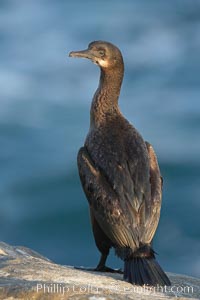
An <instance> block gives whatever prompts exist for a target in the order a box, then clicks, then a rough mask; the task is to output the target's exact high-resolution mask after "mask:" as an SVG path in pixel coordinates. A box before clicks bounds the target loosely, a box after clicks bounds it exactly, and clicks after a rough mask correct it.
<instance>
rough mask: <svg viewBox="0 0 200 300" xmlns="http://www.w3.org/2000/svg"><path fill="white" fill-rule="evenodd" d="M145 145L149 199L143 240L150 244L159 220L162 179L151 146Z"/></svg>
mask: <svg viewBox="0 0 200 300" xmlns="http://www.w3.org/2000/svg"><path fill="white" fill-rule="evenodd" d="M145 143H146V147H147V150H148V155H149V163H150V184H151V197H150V199H149V201H148V203H146V222H145V228H146V230H145V231H144V239H145V240H146V241H149V243H150V242H151V241H152V239H153V236H154V233H155V231H156V228H157V226H158V222H159V218H160V208H161V201H162V185H163V179H162V177H161V174H160V169H159V165H158V161H157V157H156V154H155V151H154V149H153V147H152V145H151V144H149V143H148V142H145Z"/></svg>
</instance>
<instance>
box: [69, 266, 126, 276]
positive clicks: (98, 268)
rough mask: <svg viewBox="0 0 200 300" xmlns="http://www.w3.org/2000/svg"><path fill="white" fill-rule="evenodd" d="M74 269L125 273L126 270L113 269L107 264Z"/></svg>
mask: <svg viewBox="0 0 200 300" xmlns="http://www.w3.org/2000/svg"><path fill="white" fill-rule="evenodd" d="M74 269H77V270H82V271H92V272H107V273H119V274H124V272H123V271H122V270H121V269H112V268H109V267H106V266H97V267H96V268H85V267H74Z"/></svg>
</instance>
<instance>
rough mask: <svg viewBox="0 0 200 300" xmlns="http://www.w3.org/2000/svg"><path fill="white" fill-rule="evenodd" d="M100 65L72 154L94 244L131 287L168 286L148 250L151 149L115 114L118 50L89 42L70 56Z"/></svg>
mask: <svg viewBox="0 0 200 300" xmlns="http://www.w3.org/2000/svg"><path fill="white" fill-rule="evenodd" d="M70 56H71V57H85V58H88V59H91V60H92V61H93V62H94V63H96V64H97V65H99V66H100V69H101V76H100V82H99V87H98V89H97V91H96V93H95V95H94V97H93V100H92V105H91V111H90V130H89V133H88V135H87V137H86V140H85V144H84V147H82V148H81V149H80V150H79V153H78V168H79V174H80V179H81V182H82V186H83V189H84V192H85V194H86V197H87V199H88V202H89V206H90V213H91V223H92V228H93V233H94V238H95V242H96V245H97V247H98V249H99V251H100V252H101V254H102V256H101V259H100V262H99V264H98V266H97V268H96V270H99V271H106V270H107V271H112V269H110V268H108V267H106V266H105V262H106V258H107V255H108V254H109V249H110V248H111V247H114V248H115V250H116V254H117V255H118V256H119V257H120V258H121V259H123V260H124V262H125V264H124V278H125V279H126V280H127V281H129V282H131V283H134V284H139V285H143V284H149V285H157V284H160V285H170V281H169V279H168V278H167V276H166V275H165V273H164V272H163V270H162V269H161V267H160V266H159V264H158V263H157V261H156V260H155V255H154V251H153V249H152V247H151V243H152V239H153V236H154V233H155V231H156V228H157V225H158V222H159V217H160V207H161V196H162V178H161V175H160V170H159V166H158V162H157V158H156V155H155V152H154V150H153V147H152V146H151V145H150V144H149V143H147V142H145V141H144V140H143V138H142V137H141V135H140V134H139V133H138V131H137V130H136V129H135V128H134V127H133V126H132V125H131V124H130V123H129V122H128V121H127V120H126V119H125V118H124V116H123V115H122V113H121V112H120V110H119V106H118V98H119V94H120V88H121V84H122V80H123V74H124V63H123V58H122V55H121V52H120V50H119V49H118V48H117V47H116V46H114V45H112V44H111V43H108V42H102V41H97V42H92V43H90V44H89V46H88V49H87V50H83V51H77V52H71V53H70Z"/></svg>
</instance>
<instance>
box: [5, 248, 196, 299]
mask: <svg viewBox="0 0 200 300" xmlns="http://www.w3.org/2000/svg"><path fill="white" fill-rule="evenodd" d="M168 275H169V277H170V279H171V281H172V286H171V287H165V288H163V290H162V289H161V288H160V289H159V288H158V287H156V288H153V287H151V288H150V287H149V288H147V287H139V286H134V285H131V284H129V283H127V282H125V281H123V278H122V275H120V274H111V273H97V272H91V271H81V270H77V269H74V268H73V267H70V266H61V265H58V264H55V263H53V262H52V261H50V260H49V259H47V258H45V257H43V256H42V255H40V254H38V253H36V252H35V251H33V250H30V249H28V248H25V247H18V246H17V247H12V246H9V245H7V244H5V243H3V242H0V299H7V300H11V299H23V300H26V299H35V300H38V299H42V300H45V299H53V300H55V299H59V300H62V299H63V300H64V299H71V300H79V299H80V300H86V299H87V300H111V299H119V300H120V299H127V300H129V299H135V300H137V299H138V300H144V299H145V300H146V299H147V300H151V299H176V297H180V298H179V299H182V300H183V299H187V298H192V299H199V298H200V279H197V278H193V277H188V276H185V275H177V274H170V273H169V274H168Z"/></svg>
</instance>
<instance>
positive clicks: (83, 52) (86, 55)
mask: <svg viewBox="0 0 200 300" xmlns="http://www.w3.org/2000/svg"><path fill="white" fill-rule="evenodd" d="M69 57H82V58H88V59H93V58H94V55H93V54H92V53H91V51H90V50H89V49H86V50H81V51H72V52H70V53H69Z"/></svg>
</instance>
